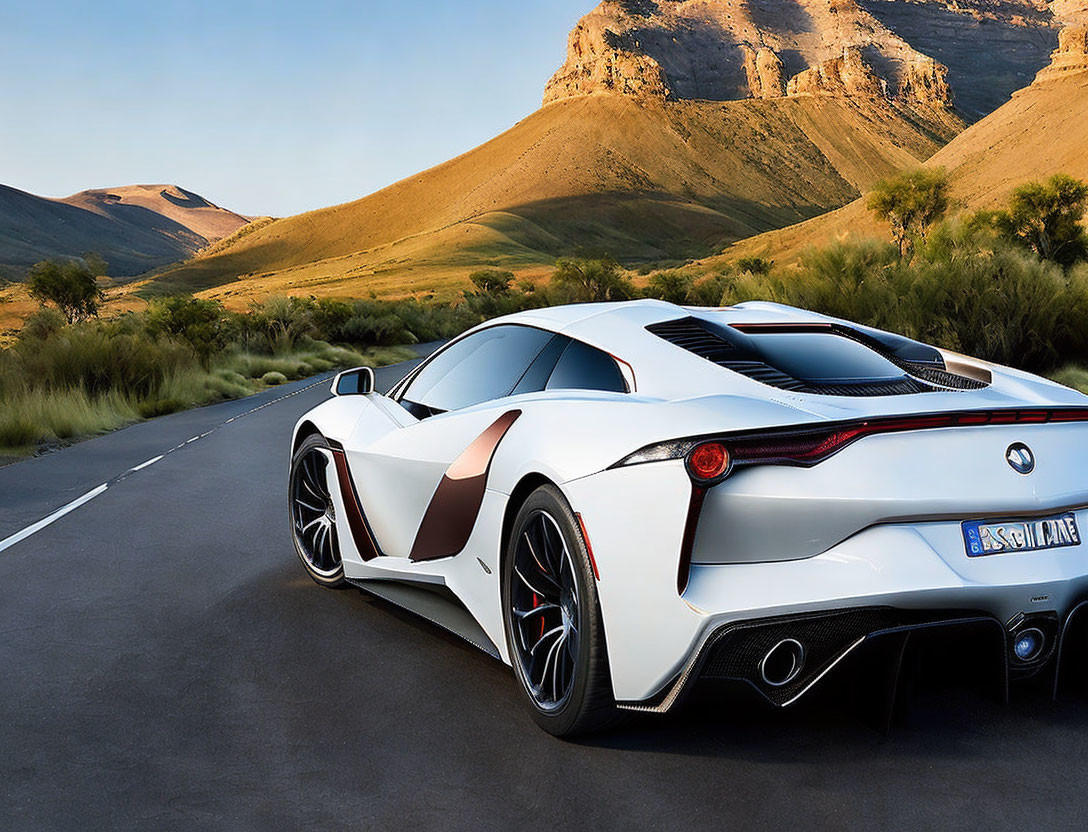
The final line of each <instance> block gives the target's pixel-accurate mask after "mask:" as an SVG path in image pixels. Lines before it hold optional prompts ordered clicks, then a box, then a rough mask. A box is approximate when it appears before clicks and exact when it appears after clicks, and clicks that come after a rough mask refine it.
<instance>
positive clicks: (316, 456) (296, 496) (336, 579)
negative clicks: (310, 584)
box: [287, 433, 345, 589]
mask: <svg viewBox="0 0 1088 832" xmlns="http://www.w3.org/2000/svg"><path fill="white" fill-rule="evenodd" d="M330 455H331V451H330V449H329V443H328V442H326V441H325V437H323V436H321V435H320V434H316V433H315V434H313V435H311V436H308V437H306V439H305V440H303V442H302V444H301V445H300V446H299V449H298V450H297V451H296V452H295V455H294V456H293V457H292V458H291V475H290V479H289V480H288V489H287V502H288V509H289V511H290V519H291V538H292V540H294V543H295V554H297V555H298V559H299V560H300V561H302V565H303V567H305V569H306V574H308V575H309V576H310V577H311V578H313V579H314V581H315V582H317V583H318V584H320V585H321V586H323V587H328V588H331V589H335V588H338V587H342V586H344V585H345V582H344V562H343V560H342V558H341V556H340V543H339V540H338V539H337V535H336V512H335V509H334V508H333V503H332V491H331V480H332V479H333V478H334V477H335V468H334V464H333V462H332V461H331V456H330Z"/></svg>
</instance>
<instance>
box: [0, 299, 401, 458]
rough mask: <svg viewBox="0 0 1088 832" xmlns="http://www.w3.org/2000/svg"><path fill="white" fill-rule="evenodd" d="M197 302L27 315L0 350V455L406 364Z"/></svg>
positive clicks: (388, 350)
mask: <svg viewBox="0 0 1088 832" xmlns="http://www.w3.org/2000/svg"><path fill="white" fill-rule="evenodd" d="M206 303H207V302H206V301H197V300H193V299H180V300H179V299H170V301H169V303H164V304H163V305H161V306H159V305H153V306H152V307H151V309H150V310H149V311H148V312H147V313H145V314H139V315H136V314H128V315H124V316H121V317H120V318H116V319H114V320H110V321H98V320H88V321H83V322H77V323H74V324H69V323H67V322H66V320H65V318H64V317H63V316H62V315H61V314H59V313H58V312H56V311H54V310H50V309H43V310H41V311H39V312H37V313H35V314H34V315H33V316H32V317H31V318H30V319H29V320H28V321H27V322H26V325H25V326H24V327H23V329H22V331H21V332H20V334H19V337H18V340H17V341H16V342H15V344H14V345H13V346H11V347H10V348H8V349H5V350H2V351H0V402H2V406H0V452H2V453H6V454H8V455H22V454H27V453H32V452H34V451H38V450H43V449H48V448H50V447H54V446H57V445H61V444H65V443H67V442H70V441H73V440H76V439H79V438H81V437H86V436H90V435H94V434H97V433H102V432H104V431H108V430H113V429H116V428H118V427H122V426H124V425H127V424H130V423H132V422H136V421H139V420H141V419H149V418H153V417H155V416H162V415H165V414H168V413H173V412H175V411H178V410H184V409H186V408H189V407H195V406H199V405H204V404H210V403H213V402H217V401H222V400H225V399H233V398H238V397H241V396H248V395H250V394H252V393H256V392H259V391H260V390H263V389H265V388H267V387H269V386H274V385H278V384H284V383H286V382H287V381H291V380H295V379H300V378H306V377H308V376H312V375H316V374H319V373H323V372H328V371H331V370H335V369H341V368H345V367H354V366H361V365H369V366H374V367H378V366H384V365H388V364H393V363H397V362H399V361H405V360H407V359H410V358H412V357H414V353H413V352H412V351H411V350H408V349H406V348H404V347H395V346H368V345H365V344H359V345H343V346H334V345H332V344H329V343H328V342H326V341H323V340H321V339H319V338H316V337H314V334H313V333H311V332H308V331H307V332H303V331H299V332H293V333H289V335H288V336H287V337H284V336H283V334H282V332H278V331H277V330H275V329H274V328H269V326H268V322H267V320H260V321H258V320H256V318H255V313H251V314H250V315H247V316H232V315H229V314H228V313H225V312H223V311H222V310H221V309H220V308H218V305H214V304H213V305H212V306H211V307H209V306H206V305H205V304H206ZM213 313H214V314H213ZM239 318H246V319H247V320H244V321H241V320H237V319H239ZM247 329H248V330H249V332H248V337H243V332H245V330H247ZM270 336H274V337H270Z"/></svg>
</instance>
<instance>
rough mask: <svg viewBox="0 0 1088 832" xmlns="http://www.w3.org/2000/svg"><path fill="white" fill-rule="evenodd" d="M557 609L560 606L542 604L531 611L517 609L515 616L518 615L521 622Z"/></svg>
mask: <svg viewBox="0 0 1088 832" xmlns="http://www.w3.org/2000/svg"><path fill="white" fill-rule="evenodd" d="M557 609H559V605H558V604H541V605H540V606H539V607H533V608H532V609H531V610H519V609H515V610H514V615H516V616H517V617H518V618H519V619H521V620H525V619H526V618H528V617H529V616H531V615H536V614H537V613H540V614H543V613H546V612H551V611H552V610H557Z"/></svg>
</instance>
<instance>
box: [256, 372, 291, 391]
mask: <svg viewBox="0 0 1088 832" xmlns="http://www.w3.org/2000/svg"><path fill="white" fill-rule="evenodd" d="M261 381H262V382H264V383H265V384H268V385H270V386H273V387H275V386H276V385H279V384H286V383H287V376H285V375H284V374H283V373H276V372H272V373H265V374H264V375H263V376H261Z"/></svg>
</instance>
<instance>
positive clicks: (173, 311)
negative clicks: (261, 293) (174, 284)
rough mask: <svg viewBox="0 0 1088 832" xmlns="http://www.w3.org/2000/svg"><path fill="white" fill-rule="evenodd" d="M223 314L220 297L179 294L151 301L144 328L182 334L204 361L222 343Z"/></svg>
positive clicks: (152, 331)
mask: <svg viewBox="0 0 1088 832" xmlns="http://www.w3.org/2000/svg"><path fill="white" fill-rule="evenodd" d="M225 317H226V316H225V313H224V310H223V306H222V304H220V303H219V301H216V300H200V299H198V298H194V297H192V296H186V295H178V296H175V297H169V298H162V299H160V300H155V301H152V303H151V308H150V309H149V310H148V313H147V331H148V333H149V334H151V335H153V336H157V335H161V334H167V335H172V336H174V337H175V338H183V339H184V340H186V341H188V342H189V345H190V346H191V347H192V348H193V351H194V352H196V354H197V355H198V356H199V357H200V359H201V361H203V362H204V363H205V364H207V363H208V361H209V359H210V358H211V356H212V355H213V354H214V353H216V352H217V351H218V350H219V349H221V348H222V347H223V345H224V343H225V340H226V332H225V331H224V323H225Z"/></svg>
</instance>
